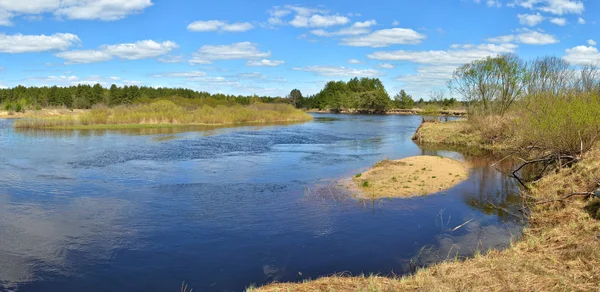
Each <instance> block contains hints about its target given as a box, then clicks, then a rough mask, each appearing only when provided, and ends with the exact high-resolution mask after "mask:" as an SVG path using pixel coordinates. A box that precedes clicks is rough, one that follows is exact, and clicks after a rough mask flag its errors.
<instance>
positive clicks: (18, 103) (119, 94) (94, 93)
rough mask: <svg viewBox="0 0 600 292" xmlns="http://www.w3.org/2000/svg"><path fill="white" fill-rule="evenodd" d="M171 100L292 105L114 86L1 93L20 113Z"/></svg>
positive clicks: (2, 101) (1, 98)
mask: <svg viewBox="0 0 600 292" xmlns="http://www.w3.org/2000/svg"><path fill="white" fill-rule="evenodd" d="M171 97H183V98H187V99H199V100H200V101H201V103H202V104H205V105H208V106H213V107H214V106H217V105H226V106H227V105H235V104H239V105H249V104H253V103H256V102H262V103H288V102H289V100H288V99H284V98H281V97H267V96H256V95H253V96H241V95H238V96H236V95H225V94H211V93H208V92H202V91H195V90H191V89H185V88H154V87H147V86H141V87H140V86H136V85H132V86H127V85H126V86H123V87H118V86H116V85H114V84H113V85H112V86H111V87H110V88H108V89H107V88H103V87H102V86H101V85H100V84H95V85H93V86H92V85H84V84H80V85H77V86H69V87H58V86H52V87H25V86H17V87H14V88H8V89H0V104H2V105H3V108H2V109H3V110H7V111H15V112H20V111H23V110H25V109H28V108H35V109H40V108H46V107H66V108H70V109H89V108H92V106H94V105H96V104H103V105H108V106H117V105H126V104H131V103H134V102H137V101H148V100H158V99H163V98H171Z"/></svg>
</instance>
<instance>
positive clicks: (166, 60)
mask: <svg viewBox="0 0 600 292" xmlns="http://www.w3.org/2000/svg"><path fill="white" fill-rule="evenodd" d="M183 59H184V58H183V55H177V56H173V55H166V56H164V57H160V58H158V59H157V61H158V62H161V63H181V62H183Z"/></svg>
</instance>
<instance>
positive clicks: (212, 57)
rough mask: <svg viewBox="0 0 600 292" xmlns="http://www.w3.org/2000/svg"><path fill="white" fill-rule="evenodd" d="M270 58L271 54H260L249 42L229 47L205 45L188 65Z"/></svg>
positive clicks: (255, 46)
mask: <svg viewBox="0 0 600 292" xmlns="http://www.w3.org/2000/svg"><path fill="white" fill-rule="evenodd" d="M270 56H271V52H261V51H260V50H259V49H258V48H257V45H256V44H254V43H250V42H242V43H234V44H231V45H217V46H213V45H205V46H202V47H201V48H200V50H198V51H197V52H195V53H194V54H193V56H192V59H191V60H190V64H192V65H195V64H212V63H213V62H214V61H218V60H241V59H250V60H254V59H263V58H268V57H270Z"/></svg>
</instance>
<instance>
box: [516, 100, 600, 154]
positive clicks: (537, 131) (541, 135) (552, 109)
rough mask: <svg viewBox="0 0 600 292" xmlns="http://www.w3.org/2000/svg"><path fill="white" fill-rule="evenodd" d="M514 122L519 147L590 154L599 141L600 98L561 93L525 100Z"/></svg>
mask: <svg viewBox="0 0 600 292" xmlns="http://www.w3.org/2000/svg"><path fill="white" fill-rule="evenodd" d="M527 104H528V105H527V107H526V108H525V109H524V110H522V111H521V113H520V115H521V119H518V120H517V126H518V127H517V129H518V136H519V138H520V146H521V147H523V148H524V147H529V146H535V147H539V148H540V149H541V150H542V151H550V152H553V153H556V154H562V155H578V154H581V153H583V152H586V151H588V150H590V149H591V148H592V147H593V146H594V144H595V143H596V141H597V140H598V138H599V137H600V122H599V121H600V98H599V96H598V95H597V94H590V93H563V94H560V95H551V94H544V95H541V94H540V95H537V96H530V97H527Z"/></svg>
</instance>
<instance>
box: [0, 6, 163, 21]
mask: <svg viewBox="0 0 600 292" xmlns="http://www.w3.org/2000/svg"><path fill="white" fill-rule="evenodd" d="M152 5H153V3H152V1H151V0H69V1H64V0H3V1H0V25H11V24H12V22H11V19H12V18H13V17H15V16H18V15H38V14H43V13H52V14H54V15H55V16H57V17H61V18H63V17H64V18H66V19H80V20H94V19H96V20H104V21H112V20H119V19H123V18H125V17H127V16H128V15H130V14H134V13H140V12H142V11H143V10H144V9H146V8H148V7H150V6H152Z"/></svg>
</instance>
